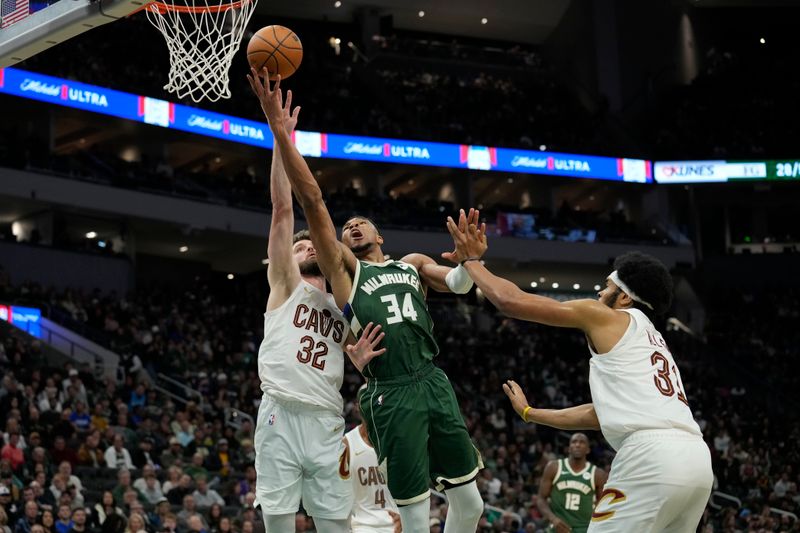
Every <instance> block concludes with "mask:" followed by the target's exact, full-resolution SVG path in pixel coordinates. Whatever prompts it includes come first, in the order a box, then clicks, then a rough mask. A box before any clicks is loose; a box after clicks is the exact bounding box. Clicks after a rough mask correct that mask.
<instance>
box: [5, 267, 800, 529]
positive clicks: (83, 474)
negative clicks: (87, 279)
mask: <svg viewBox="0 0 800 533" xmlns="http://www.w3.org/2000/svg"><path fill="white" fill-rule="evenodd" d="M240 283H241V285H237V283H236V282H232V283H231V284H228V285H226V286H225V287H218V286H216V285H214V284H213V283H195V284H193V285H192V286H189V287H186V288H183V289H176V288H172V289H167V288H161V289H155V288H142V289H140V290H139V291H137V292H136V293H134V294H131V295H126V296H120V295H113V294H100V293H98V292H93V293H81V292H79V291H56V290H52V289H45V288H42V287H38V286H37V285H35V284H30V283H28V284H21V285H16V286H5V287H0V301H17V302H21V303H25V304H29V305H35V304H37V303H38V304H39V305H40V306H42V307H43V308H45V309H50V310H51V316H52V317H53V318H54V319H57V320H60V321H62V322H63V323H64V324H65V325H67V326H68V327H70V326H72V325H73V324H79V323H80V324H83V325H84V326H85V327H86V328H87V329H88V330H93V331H95V332H96V335H95V337H94V338H95V340H97V341H98V342H101V343H103V344H105V345H106V346H108V347H109V348H111V349H113V350H114V351H116V352H118V353H120V354H122V355H123V356H124V358H123V362H122V367H123V370H124V372H122V374H121V375H120V376H118V377H116V378H113V377H102V376H99V375H97V374H95V373H94V372H92V369H91V368H90V367H89V366H88V365H78V366H73V367H70V366H66V367H63V368H49V367H48V366H47V365H46V363H45V362H44V360H43V357H42V355H41V345H40V344H39V341H31V339H29V338H23V335H22V334H21V333H17V334H5V332H3V342H2V345H0V350H1V351H0V374H1V375H2V383H1V384H0V418H2V420H0V429H2V432H3V433H2V435H1V437H2V445H0V448H1V449H2V451H0V458H1V459H2V460H1V461H0V508H2V509H3V513H4V514H5V517H6V518H5V521H4V518H3V513H0V529H3V531H4V532H5V533H8V531H9V530H10V531H11V532H13V533H56V532H54V531H53V530H54V529H56V530H57V531H58V533H72V532H79V533H82V532H84V531H87V532H91V533H95V532H103V533H105V532H107V531H115V532H118V533H122V532H123V531H126V532H127V531H131V532H133V533H138V532H139V531H141V530H144V531H146V532H147V533H156V532H159V531H170V532H173V531H175V532H177V533H189V532H198V533H200V532H208V533H210V532H215V531H224V532H226V533H227V532H232V533H239V532H248V533H249V532H250V531H259V530H260V529H259V528H262V527H263V526H262V524H261V518H260V516H259V513H258V512H257V511H256V510H254V509H253V506H252V504H253V493H252V488H253V483H254V479H255V478H254V476H255V472H254V470H253V468H252V463H253V458H254V449H253V440H252V438H253V429H254V428H253V424H252V422H251V421H250V419H249V418H248V416H247V415H249V416H253V415H254V414H255V412H256V409H257V405H258V402H259V400H260V396H261V391H260V389H259V381H258V377H257V375H256V356H257V348H258V345H259V343H260V340H261V338H260V336H261V310H262V309H263V304H264V301H266V291H267V289H266V287H265V286H264V284H263V280H262V281H258V282H256V281H253V280H251V281H247V282H245V281H241V282H240ZM706 303H707V306H708V313H709V314H708V327H707V329H706V331H705V332H704V334H701V335H698V336H697V338H694V337H690V336H688V335H686V334H685V333H682V332H678V331H675V332H669V331H667V332H666V338H667V341H668V343H669V345H670V347H671V349H672V351H673V353H674V354H675V356H676V359H677V361H678V363H679V364H680V366H681V371H682V376H683V380H684V382H685V383H686V387H687V391H688V395H689V399H690V403H691V405H692V407H693V410H694V411H695V416H696V418H697V420H698V422H699V424H700V426H701V428H702V430H703V432H704V435H705V439H706V441H707V443H708V444H709V447H710V448H711V451H712V457H713V464H714V471H715V475H716V480H715V490H719V491H721V492H723V493H726V494H728V495H730V496H732V497H734V498H738V500H739V503H738V504H735V505H731V500H726V499H724V498H715V499H714V500H713V503H714V506H709V507H708V510H707V513H706V516H705V517H704V519H703V524H702V528H701V531H703V532H704V533H710V532H738V531H742V532H745V531H800V524H798V523H797V522H796V521H795V520H794V518H793V517H792V516H791V515H789V514H781V513H779V512H775V511H773V510H771V508H776V509H780V510H782V511H786V512H787V513H795V514H797V513H798V511H800V493H798V490H797V485H798V483H800V470H798V468H799V467H800V452H799V451H798V447H797V446H796V442H797V441H798V439H799V438H800V423H798V422H800V420H799V417H798V414H797V413H798V412H800V410H798V407H800V406H798V402H797V398H796V395H795V394H793V391H795V390H797V387H798V385H800V383H798V377H797V376H798V375H800V372H798V370H800V369H799V368H798V366H799V365H800V363H798V361H800V353H799V352H800V350H799V349H798V346H799V345H800V344H798V342H797V341H798V338H797V334H796V327H794V325H795V324H796V323H797V320H798V319H800V316H799V315H798V309H799V308H800V305H798V304H800V293H798V292H796V291H795V292H792V291H780V292H778V291H758V290H756V289H754V288H753V289H751V290H742V291H740V290H737V291H732V290H730V289H728V290H719V291H717V292H715V293H713V294H709V295H708V299H707V301H706ZM430 309H431V312H432V314H433V317H434V322H435V323H436V333H437V339H438V341H439V345H440V348H441V354H440V356H439V357H438V359H437V362H438V364H439V365H440V366H441V367H442V368H443V369H444V370H445V371H446V372H447V373H448V375H449V377H450V379H451V380H452V382H453V384H454V387H455V389H456V392H457V395H458V397H459V400H460V402H461V407H462V412H463V414H464V416H465V419H466V421H467V425H468V428H469V430H470V432H471V434H472V436H473V439H474V440H475V442H476V444H477V445H478V447H479V449H480V450H481V452H482V454H483V457H484V462H485V463H486V469H485V470H484V471H483V472H482V473H481V474H480V479H479V488H480V490H481V493H482V495H483V497H484V499H485V501H486V502H487V504H489V505H491V506H492V508H491V509H488V510H487V512H486V513H485V515H484V517H483V519H482V523H481V528H480V531H481V532H482V533H483V532H487V533H488V532H509V533H522V532H525V533H531V532H537V531H543V528H544V527H545V526H546V523H545V521H544V520H543V518H542V516H541V514H540V513H539V511H538V508H537V506H536V492H537V488H538V485H539V479H540V476H541V473H542V469H543V467H544V465H545V464H546V463H547V461H548V460H550V459H553V458H555V457H557V456H562V455H563V454H564V452H565V447H566V444H567V438H568V435H566V434H564V433H562V432H559V431H556V430H551V429H548V428H544V427H536V426H533V425H525V424H522V422H521V420H519V418H518V417H516V416H515V415H514V413H513V411H512V410H511V409H510V405H509V404H508V402H507V400H506V398H505V397H504V395H503V393H502V391H501V388H500V385H501V383H502V381H503V380H504V379H507V378H509V377H514V379H516V380H517V381H518V382H519V383H520V384H521V386H522V387H523V388H524V389H525V390H526V391H529V394H530V396H531V397H532V400H533V401H535V402H536V403H537V404H539V405H543V406H549V407H562V406H568V405H573V404H580V403H584V402H586V401H589V389H588V381H587V380H588V370H587V353H586V346H585V340H584V339H583V338H582V337H581V336H580V335H579V334H577V333H574V332H571V331H569V330H561V329H555V328H547V327H543V326H537V325H533V324H529V323H523V322H519V321H515V320H511V319H507V318H504V317H502V316H500V315H499V314H498V313H497V312H495V311H494V309H493V308H491V307H490V306H488V305H486V304H484V303H482V302H479V301H476V300H475V299H474V297H473V298H472V299H465V298H455V297H434V298H433V299H432V301H431V303H430ZM55 310H58V311H59V313H56V312H53V311H55ZM157 373H164V374H166V375H169V376H172V377H173V378H175V379H176V380H178V381H179V382H181V383H185V384H186V385H188V386H190V387H191V388H193V389H195V390H197V391H199V392H200V393H201V396H202V398H199V397H188V398H184V399H181V400H178V399H176V397H175V396H172V395H166V394H165V393H164V392H163V389H157V388H156V387H155V384H156V383H158V382H157V381H156V380H155V379H154V377H155V376H156V375H157ZM360 384H361V377H360V376H359V375H358V374H357V372H356V371H355V370H354V369H353V368H352V367H350V368H349V370H348V371H347V373H346V377H345V384H344V387H343V389H342V394H343V396H344V398H345V401H346V408H345V411H346V412H345V415H346V418H347V421H348V425H349V427H352V426H353V425H355V424H357V423H358V419H357V418H356V417H355V415H354V410H353V399H354V398H355V392H356V390H357V388H358V387H359V386H360ZM161 385H163V383H161ZM226 408H227V409H226ZM231 409H238V410H239V411H238V412H239V413H240V414H239V415H238V416H234V417H231V416H230V412H231ZM590 438H591V441H592V453H591V456H590V460H592V461H594V462H595V463H597V464H599V465H600V466H601V467H604V468H608V467H609V465H610V462H611V459H612V458H613V452H612V450H611V449H610V448H609V447H608V445H607V444H606V443H605V441H604V440H603V439H602V437H601V436H600V435H599V434H592V435H590ZM6 493H7V494H6ZM717 506H721V508H717ZM446 509H447V507H446V504H445V502H444V501H443V500H440V499H439V498H436V497H434V498H433V500H432V509H431V513H432V514H431V516H432V529H431V531H432V532H433V531H439V530H437V529H435V528H437V527H440V526H441V523H439V524H438V525H436V522H437V521H439V522H441V521H444V520H446ZM498 509H499V510H498ZM117 517H119V518H117ZM109 520H111V522H109ZM4 525H6V526H7V527H8V528H9V530H6V529H4V527H3V526H4ZM40 528H41V529H40ZM312 528H313V524H312V523H311V521H310V519H307V518H306V517H305V516H304V515H302V514H298V525H297V531H311V530H312Z"/></svg>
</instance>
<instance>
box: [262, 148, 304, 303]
mask: <svg viewBox="0 0 800 533" xmlns="http://www.w3.org/2000/svg"><path fill="white" fill-rule="evenodd" d="M269 185H270V187H269V189H270V191H269V192H270V198H271V200H272V220H271V222H270V226H269V243H268V244H267V257H268V258H269V266H268V267H267V279H268V280H269V287H270V292H269V299H268V300H267V311H270V310H272V309H275V308H277V307H279V306H280V305H282V304H283V302H285V301H286V299H287V298H288V297H289V295H291V294H292V291H293V290H294V289H295V287H297V284H298V283H300V269H299V268H298V266H297V262H296V261H295V260H294V257H292V233H293V232H294V213H293V212H292V188H291V185H289V178H288V177H287V176H286V171H285V170H284V169H283V163H282V162H281V157H280V149H279V148H278V147H277V146H276V147H275V149H274V150H273V152H272V168H271V169H270V176H269Z"/></svg>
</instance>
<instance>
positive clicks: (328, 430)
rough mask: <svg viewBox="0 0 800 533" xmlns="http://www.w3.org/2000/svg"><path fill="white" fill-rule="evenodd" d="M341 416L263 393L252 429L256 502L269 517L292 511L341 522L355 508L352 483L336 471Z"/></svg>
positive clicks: (340, 435)
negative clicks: (254, 453) (302, 510)
mask: <svg viewBox="0 0 800 533" xmlns="http://www.w3.org/2000/svg"><path fill="white" fill-rule="evenodd" d="M343 438H344V419H343V418H342V417H341V416H339V415H334V414H332V413H331V412H330V411H327V410H323V409H319V408H314V407H310V406H308V405H306V404H301V403H298V402H284V401H279V400H277V399H275V398H274V397H272V396H269V395H267V394H265V395H264V397H263V398H262V400H261V405H260V406H259V408H258V421H257V423H256V432H255V449H256V465H255V466H256V474H257V477H256V503H257V504H258V505H260V506H261V511H262V512H263V513H265V514H268V515H278V514H286V513H295V512H297V510H298V508H299V507H300V500H301V499H302V501H303V507H305V509H306V511H307V512H308V514H309V515H310V516H313V517H317V518H327V519H329V520H343V519H346V518H347V517H349V516H350V511H351V510H352V508H353V487H352V482H351V481H350V480H349V479H343V478H342V476H341V475H340V474H339V459H340V457H341V456H342V453H343V452H344V443H343V442H342V439H343Z"/></svg>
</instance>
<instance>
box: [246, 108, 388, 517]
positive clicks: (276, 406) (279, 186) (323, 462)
mask: <svg viewBox="0 0 800 533" xmlns="http://www.w3.org/2000/svg"><path fill="white" fill-rule="evenodd" d="M290 110H291V93H289V94H288V95H287V100H286V105H285V106H284V110H283V112H284V116H285V124H286V128H287V130H288V131H289V132H291V131H292V130H294V127H295V125H296V124H297V116H298V112H299V108H295V109H294V111H293V112H291V111H290ZM278 150H279V149H278V147H277V146H276V147H275V150H274V151H273V157H272V168H271V175H270V195H271V199H272V222H271V224H270V231H269V245H268V252H267V253H268V257H269V267H268V270H267V276H268V278H269V285H270V294H269V299H268V300H267V310H266V313H265V314H264V340H263V341H262V343H261V346H260V348H259V351H258V374H259V378H261V390H262V391H263V392H264V395H263V397H262V400H261V405H260V406H259V410H258V421H257V424H256V432H255V448H256V461H255V466H256V473H257V478H256V491H255V492H256V501H257V503H258V504H259V505H260V506H261V510H262V512H263V514H264V523H265V526H266V533H286V532H290V531H294V520H295V513H296V512H297V510H298V508H299V506H300V501H301V499H302V501H303V505H304V507H305V508H306V510H307V511H308V514H309V515H310V516H312V517H313V518H314V522H315V524H316V527H317V529H318V531H320V532H321V533H346V532H347V531H349V525H348V524H349V516H350V510H351V508H352V489H351V487H350V482H349V480H347V479H345V478H344V477H343V476H342V475H341V474H340V472H339V457H340V456H341V454H342V451H343V447H344V445H343V443H342V434H343V430H344V419H343V418H342V415H341V413H342V397H341V394H340V393H339V389H340V388H341V385H342V379H343V373H344V355H343V349H342V347H343V345H344V343H345V342H347V339H348V333H349V327H348V324H347V321H346V320H344V318H343V317H342V314H341V312H340V311H339V309H338V308H337V306H336V304H335V303H334V301H333V296H332V295H330V294H328V293H327V292H326V287H325V278H324V277H323V276H322V273H321V272H320V270H319V267H318V266H317V263H316V255H315V252H314V247H313V245H312V244H311V240H310V237H309V235H308V232H300V233H298V234H296V235H294V237H293V232H294V216H293V213H292V192H291V187H290V184H289V180H288V178H287V176H286V172H285V170H284V169H283V165H282V163H281V158H280V156H279V154H278V153H277V151H278ZM378 330H379V328H375V329H374V330H372V331H371V333H370V338H371V339H372V338H374V337H375V336H376V335H377V336H378V340H380V336H381V334H379V333H378ZM365 333H366V331H365ZM350 338H351V339H352V337H350ZM362 344H363V343H362ZM351 348H352V347H351ZM368 351H369V350H366V351H365V350H361V351H360V352H359V353H361V354H364V353H366V352H368ZM356 355H358V354H356ZM353 363H354V364H355V365H356V367H357V368H359V370H360V369H361V368H363V366H364V365H365V364H366V360H364V359H358V358H357V357H355V358H353Z"/></svg>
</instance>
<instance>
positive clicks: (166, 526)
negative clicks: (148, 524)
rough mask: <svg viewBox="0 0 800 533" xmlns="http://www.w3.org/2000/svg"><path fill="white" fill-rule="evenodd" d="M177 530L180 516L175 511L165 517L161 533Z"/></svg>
mask: <svg viewBox="0 0 800 533" xmlns="http://www.w3.org/2000/svg"><path fill="white" fill-rule="evenodd" d="M176 531H178V517H177V516H175V515H174V514H173V513H169V514H168V515H167V516H166V517H165V518H164V523H163V524H162V525H161V529H159V533H175V532H176Z"/></svg>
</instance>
